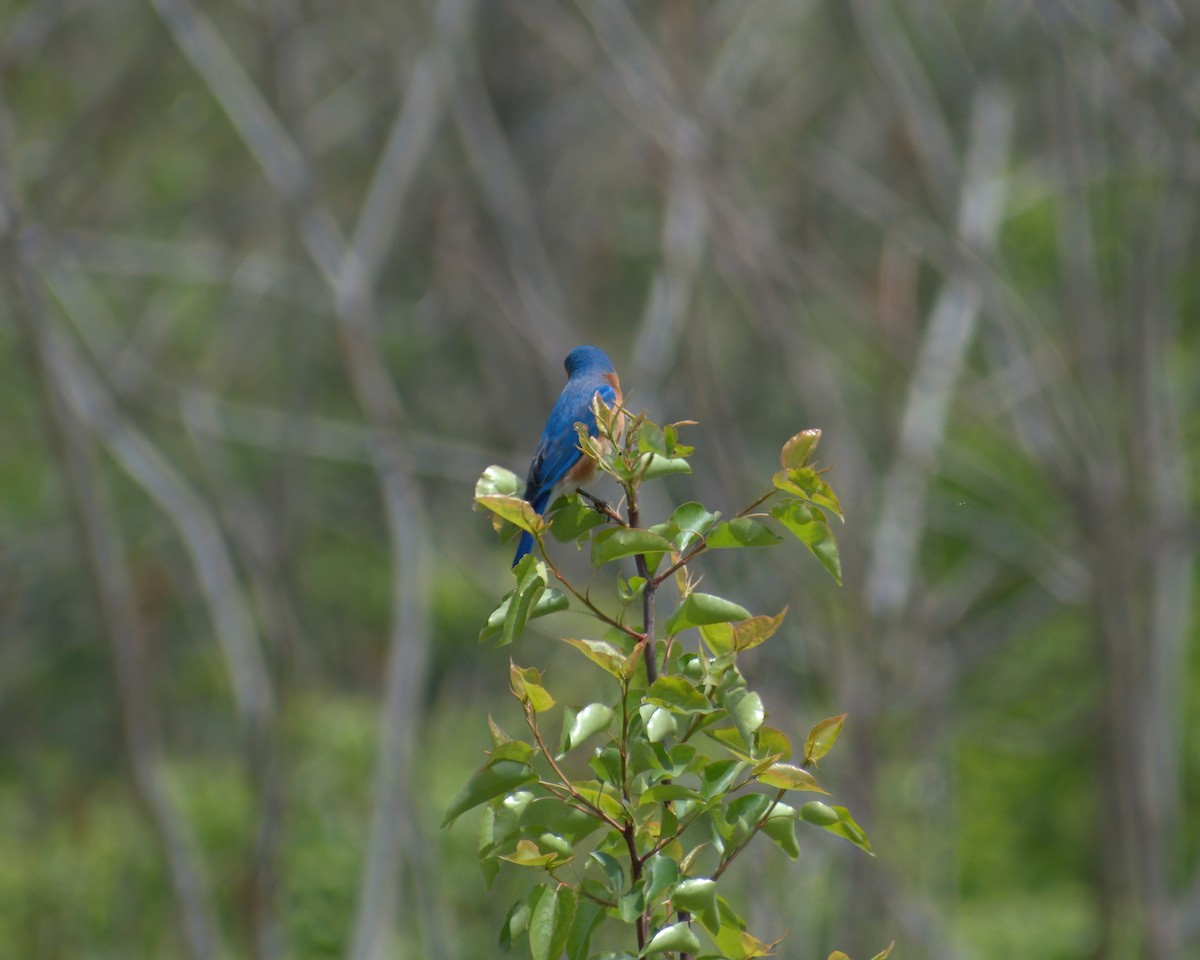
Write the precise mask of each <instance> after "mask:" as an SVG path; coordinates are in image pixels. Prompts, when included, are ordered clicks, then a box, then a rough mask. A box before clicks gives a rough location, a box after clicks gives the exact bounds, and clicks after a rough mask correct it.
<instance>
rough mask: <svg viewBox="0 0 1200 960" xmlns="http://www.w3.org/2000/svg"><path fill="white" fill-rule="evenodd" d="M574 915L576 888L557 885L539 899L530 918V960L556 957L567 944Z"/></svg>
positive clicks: (548, 959) (546, 959) (544, 959)
mask: <svg viewBox="0 0 1200 960" xmlns="http://www.w3.org/2000/svg"><path fill="white" fill-rule="evenodd" d="M574 918H575V890H574V888H573V887H570V886H566V885H564V886H560V887H557V888H555V889H552V890H547V891H546V893H544V894H542V896H541V897H539V898H538V902H537V905H536V906H535V907H534V908H533V914H532V915H531V916H530V918H529V953H530V955H531V957H532V960H558V958H559V957H560V956H561V955H562V952H563V950H565V949H566V946H567V936H568V934H569V933H570V931H571V921H572V920H573V919H574Z"/></svg>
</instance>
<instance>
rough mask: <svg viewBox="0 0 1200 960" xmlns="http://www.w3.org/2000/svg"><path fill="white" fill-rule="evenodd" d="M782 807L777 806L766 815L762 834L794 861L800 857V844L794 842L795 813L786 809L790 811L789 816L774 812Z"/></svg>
mask: <svg viewBox="0 0 1200 960" xmlns="http://www.w3.org/2000/svg"><path fill="white" fill-rule="evenodd" d="M780 806H782V804H777V805H776V809H775V810H772V811H771V812H770V813H769V814H768V815H767V820H766V823H764V824H763V828H762V830H763V833H765V834H766V835H767V836H768V837H770V838H771V839H772V840H773V841H775V843H777V844H778V845H779V847H780V849H781V850H783V852H784V853H786V854H787V855H788V856H789V857H791V858H792V859H793V860H795V859H796V858H797V857H798V856H800V844H799V843H798V842H797V841H796V811H795V810H792V809H791V808H790V807H789V808H788V810H789V811H791V813H790V815H788V814H786V813H778V814H777V813H776V810H778V808H779V807H780Z"/></svg>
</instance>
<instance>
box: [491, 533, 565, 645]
mask: <svg viewBox="0 0 1200 960" xmlns="http://www.w3.org/2000/svg"><path fill="white" fill-rule="evenodd" d="M513 572H514V574H515V576H516V578H517V586H516V587H515V588H514V589H513V592H512V593H511V594H510V595H509V597H508V601H507V606H505V605H504V604H501V606H505V609H504V621H503V623H502V624H501V626H500V643H499V646H502V647H503V646H507V645H508V644H510V643H512V642H513V640H515V639H516V638H517V637H518V636H520V634H521V631H522V630H524V629H525V624H526V622H527V621H528V620H529V618H530V617H531V616H532V615H533V612H534V610H536V609H537V604H538V601H539V600H540V599H541V597H542V594H543V593H545V591H546V564H545V563H543V562H542V561H541V560H539V559H537V558H536V557H535V556H534V555H533V554H529V555H527V556H526V557H524V558H522V560H521V562H520V563H518V564H517V566H516V567H515V569H514V571H513ZM564 600H565V598H564ZM493 616H495V614H493ZM488 619H489V622H490V620H491V618H490V617H489V618H488ZM484 630H485V631H486V630H487V627H484Z"/></svg>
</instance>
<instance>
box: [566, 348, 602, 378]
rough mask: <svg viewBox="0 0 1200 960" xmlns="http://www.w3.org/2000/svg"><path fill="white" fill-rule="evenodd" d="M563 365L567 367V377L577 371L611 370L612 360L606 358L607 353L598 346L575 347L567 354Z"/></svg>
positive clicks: (599, 371) (597, 371) (595, 371)
mask: <svg viewBox="0 0 1200 960" xmlns="http://www.w3.org/2000/svg"><path fill="white" fill-rule="evenodd" d="M563 366H564V367H566V368H567V376H568V377H573V376H575V374H577V373H612V372H613V365H612V361H611V360H609V359H608V354H607V353H605V352H604V351H603V350H601V349H600V348H599V347H576V348H575V349H574V350H572V351H571V352H570V353H568V354H567V359H566V360H565V361H563Z"/></svg>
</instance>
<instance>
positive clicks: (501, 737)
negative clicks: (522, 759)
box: [487, 713, 512, 747]
mask: <svg viewBox="0 0 1200 960" xmlns="http://www.w3.org/2000/svg"><path fill="white" fill-rule="evenodd" d="M487 725H488V735H489V736H490V737H491V738H492V746H493V747H498V746H500V745H501V744H503V743H512V737H510V736H509V735H508V734H507V733H505V732H504V731H503V730H502V729H500V724H498V723H497V722H496V721H495V720H494V719H493V718H492V715H491V714H490V713H489V714H488V716H487Z"/></svg>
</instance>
